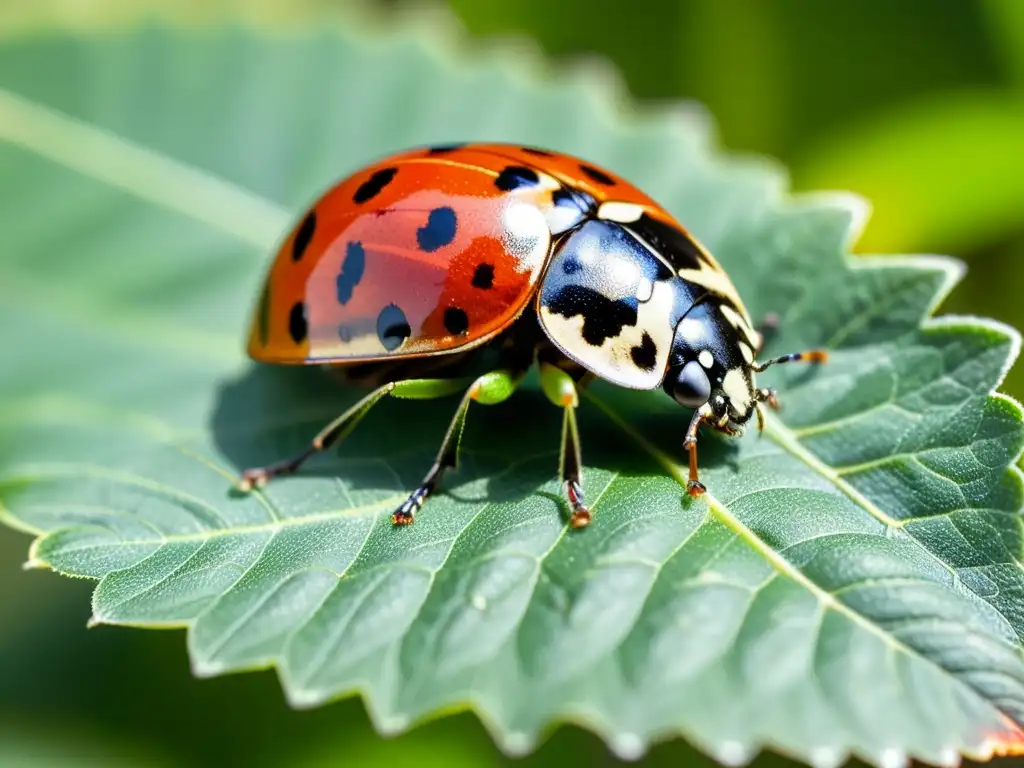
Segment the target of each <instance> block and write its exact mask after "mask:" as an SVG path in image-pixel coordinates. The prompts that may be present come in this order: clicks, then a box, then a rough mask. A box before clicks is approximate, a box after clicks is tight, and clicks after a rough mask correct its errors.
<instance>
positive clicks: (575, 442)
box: [540, 363, 591, 528]
mask: <svg viewBox="0 0 1024 768" xmlns="http://www.w3.org/2000/svg"><path fill="white" fill-rule="evenodd" d="M540 383H541V388H542V389H543V390H544V394H545V395H547V397H548V399H549V400H550V401H551V402H552V403H554V404H555V405H557V406H558V407H559V408H561V409H562V413H563V418H562V445H561V450H560V451H559V457H558V474H559V477H560V478H561V479H562V482H563V483H565V495H566V498H567V499H568V500H569V508H570V509H571V510H572V514H571V515H570V516H569V526H570V527H571V528H583V527H584V526H586V525H589V524H590V520H591V515H590V510H589V509H587V507H586V506H584V503H583V486H582V484H581V483H580V479H581V475H582V473H583V461H582V457H581V452H580V432H579V428H578V427H577V426H576V407H577V406H578V405H579V395H578V394H577V392H576V385H575V383H574V382H573V380H572V377H570V376H569V374H567V373H566V372H565V371H563V370H562V369H561V368H558V367H556V366H554V365H550V364H549V363H540Z"/></svg>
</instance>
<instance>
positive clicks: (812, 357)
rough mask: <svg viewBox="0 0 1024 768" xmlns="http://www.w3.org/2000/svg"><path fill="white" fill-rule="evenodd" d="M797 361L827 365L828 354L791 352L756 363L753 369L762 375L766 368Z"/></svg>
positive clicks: (823, 351)
mask: <svg viewBox="0 0 1024 768" xmlns="http://www.w3.org/2000/svg"><path fill="white" fill-rule="evenodd" d="M796 361H805V362H808V363H825V362H828V352H826V351H825V350H824V349H809V350H806V351H804V352H790V353H789V354H788V355H782V356H781V357H773V358H772V359H771V360H768V361H766V362H764V363H754V364H753V365H752V366H751V368H753V369H754V370H755V371H757V372H758V373H761V371H763V370H764V369H765V368H767V367H769V366H771V365H777V364H779V363H792V362H796Z"/></svg>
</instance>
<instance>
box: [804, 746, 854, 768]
mask: <svg viewBox="0 0 1024 768" xmlns="http://www.w3.org/2000/svg"><path fill="white" fill-rule="evenodd" d="M845 762H846V754H844V753H843V751H842V750H840V749H837V748H836V747H815V748H814V749H813V750H811V757H810V763H811V765H812V766H813V768H839V766H840V765H842V764H843V763H845Z"/></svg>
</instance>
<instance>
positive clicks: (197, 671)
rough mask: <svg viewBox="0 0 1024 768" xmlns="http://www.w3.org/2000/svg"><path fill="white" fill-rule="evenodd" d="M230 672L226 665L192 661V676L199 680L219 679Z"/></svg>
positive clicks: (198, 660) (199, 660) (200, 660)
mask: <svg viewBox="0 0 1024 768" xmlns="http://www.w3.org/2000/svg"><path fill="white" fill-rule="evenodd" d="M227 671H228V667H227V666H226V665H225V664H221V663H220V662H216V661H203V660H202V659H193V660H192V674H193V675H194V676H195V677H198V678H209V677H217V676H218V675H221V674H223V673H225V672H227Z"/></svg>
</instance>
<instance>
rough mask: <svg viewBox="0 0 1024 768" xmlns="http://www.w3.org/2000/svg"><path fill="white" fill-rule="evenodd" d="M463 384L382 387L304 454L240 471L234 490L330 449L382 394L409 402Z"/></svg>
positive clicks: (428, 381) (333, 424) (448, 381)
mask: <svg viewBox="0 0 1024 768" xmlns="http://www.w3.org/2000/svg"><path fill="white" fill-rule="evenodd" d="M465 382H466V380H465V379H462V380H459V379H409V380H406V381H393V382H389V383H387V384H384V385H383V386H380V387H378V388H377V389H375V390H373V391H372V392H371V393H370V394H368V395H367V396H366V397H364V398H363V399H362V400H360V401H359V402H358V403H356V404H355V405H353V406H352V407H351V408H349V409H348V410H347V411H345V412H344V413H343V414H341V416H339V417H338V418H336V419H335V420H334V421H332V422H331V423H330V424H328V425H327V426H326V427H324V428H323V429H322V430H320V432H319V434H317V436H316V437H314V438H313V441H312V443H310V445H309V447H308V448H306V449H305V450H304V451H300V452H299V453H297V454H295V455H294V456H291V457H289V458H286V459H284V460H282V461H278V462H274V463H273V464H268V465H266V466H265V467H254V468H252V469H246V470H245V471H243V472H242V477H241V479H240V480H239V481H238V489H239V490H240V491H242V492H243V493H245V492H248V491H251V490H252V489H253V488H262V487H263V486H264V485H266V484H267V483H268V482H269V481H270V480H271V478H274V477H277V476H278V475H287V474H291V473H292V472H295V471H296V470H298V469H299V467H301V466H302V465H303V464H304V463H305V462H306V460H307V459H309V458H310V457H311V456H313V455H315V454H317V453H320V452H322V451H326V450H328V449H330V448H331V446H333V445H335V444H336V443H337V442H338V441H339V440H341V439H342V438H343V437H345V436H346V435H348V434H349V432H351V431H352V430H353V429H354V428H355V426H356V424H358V423H359V422H360V421H361V420H362V418H363V417H364V416H365V415H366V414H367V413H369V411H370V409H371V408H372V407H373V406H374V405H376V404H377V403H378V402H379V401H380V400H381V398H383V397H385V396H386V395H391V396H393V397H401V398H410V399H430V398H437V397H445V396H446V395H451V394H454V393H456V392H458V391H459V390H461V389H462V388H463V387H464V386H465Z"/></svg>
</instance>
